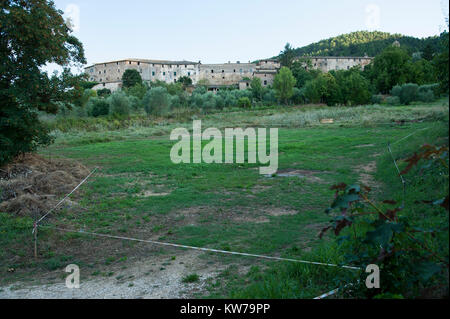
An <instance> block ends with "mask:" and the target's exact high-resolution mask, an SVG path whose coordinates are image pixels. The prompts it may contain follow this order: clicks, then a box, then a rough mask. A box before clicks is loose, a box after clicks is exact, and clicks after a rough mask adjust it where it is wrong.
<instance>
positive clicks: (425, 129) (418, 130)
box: [391, 127, 430, 145]
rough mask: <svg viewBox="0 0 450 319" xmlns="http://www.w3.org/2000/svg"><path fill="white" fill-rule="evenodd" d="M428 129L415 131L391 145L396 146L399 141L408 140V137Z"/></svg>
mask: <svg viewBox="0 0 450 319" xmlns="http://www.w3.org/2000/svg"><path fill="white" fill-rule="evenodd" d="M429 129H430V127H425V128H422V129H419V130H416V131H414V132H412V133H411V134H409V135H407V136H405V137H403V138H401V139H399V140H398V141H397V142H394V143H392V144H391V145H395V144H398V143H400V142H401V141H403V140H406V139H407V138H409V137H411V136H413V135H415V134H416V133H417V132H420V131H426V130H429Z"/></svg>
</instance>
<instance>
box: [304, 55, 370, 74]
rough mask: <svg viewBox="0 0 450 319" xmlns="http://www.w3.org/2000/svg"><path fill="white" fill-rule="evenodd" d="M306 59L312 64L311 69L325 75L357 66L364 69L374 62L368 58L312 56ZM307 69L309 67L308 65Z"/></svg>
mask: <svg viewBox="0 0 450 319" xmlns="http://www.w3.org/2000/svg"><path fill="white" fill-rule="evenodd" d="M303 59H305V58H303ZM306 59H308V60H309V61H310V62H311V67H312V68H313V69H319V70H321V71H322V72H324V73H327V72H330V71H337V70H350V69H351V68H353V67H355V66H360V67H361V68H362V69H364V68H365V67H366V66H367V65H369V64H370V63H371V62H372V60H373V58H370V57H367V56H366V57H345V56H332V57H324V56H312V57H306ZM305 67H307V66H306V64H305Z"/></svg>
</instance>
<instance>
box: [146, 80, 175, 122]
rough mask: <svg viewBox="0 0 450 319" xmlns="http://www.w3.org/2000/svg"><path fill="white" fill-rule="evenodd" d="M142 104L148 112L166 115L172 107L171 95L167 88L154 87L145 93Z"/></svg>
mask: <svg viewBox="0 0 450 319" xmlns="http://www.w3.org/2000/svg"><path fill="white" fill-rule="evenodd" d="M142 104H143V105H144V109H145V112H147V114H153V115H156V116H161V115H165V114H167V113H168V112H169V109H170V95H169V93H168V92H167V89H166V88H164V87H154V88H152V89H150V90H149V91H148V92H147V93H146V94H145V96H144V99H143V101H142Z"/></svg>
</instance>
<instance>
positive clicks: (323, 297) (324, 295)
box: [314, 280, 360, 300]
mask: <svg viewBox="0 0 450 319" xmlns="http://www.w3.org/2000/svg"><path fill="white" fill-rule="evenodd" d="M359 282H360V281H359V280H358V283H359ZM350 286H353V284H347V285H345V286H344V287H342V288H336V289H334V290H331V291H330V292H327V293H324V294H323V295H320V296H319V297H316V298H314V300H321V299H325V298H328V297H331V296H333V295H335V294H337V293H338V292H339V290H343V289H345V288H347V287H350Z"/></svg>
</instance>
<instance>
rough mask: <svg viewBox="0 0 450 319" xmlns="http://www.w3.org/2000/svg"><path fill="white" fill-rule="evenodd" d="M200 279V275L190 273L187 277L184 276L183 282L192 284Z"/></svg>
mask: <svg viewBox="0 0 450 319" xmlns="http://www.w3.org/2000/svg"><path fill="white" fill-rule="evenodd" d="M199 280H200V277H199V275H197V274H191V275H188V276H186V277H183V279H181V282H183V283H185V284H191V283H194V282H198V281H199Z"/></svg>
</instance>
